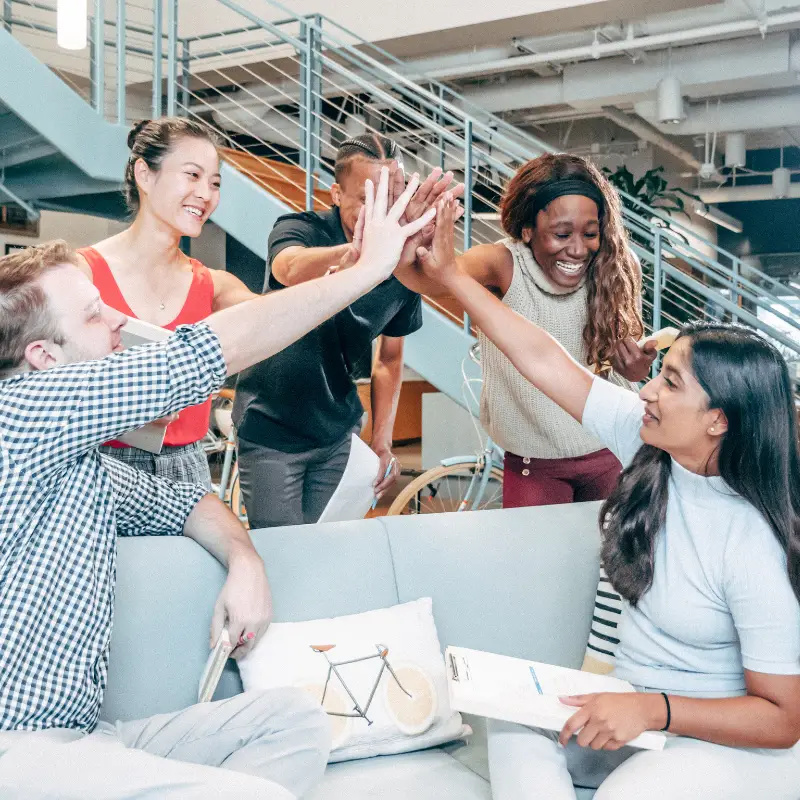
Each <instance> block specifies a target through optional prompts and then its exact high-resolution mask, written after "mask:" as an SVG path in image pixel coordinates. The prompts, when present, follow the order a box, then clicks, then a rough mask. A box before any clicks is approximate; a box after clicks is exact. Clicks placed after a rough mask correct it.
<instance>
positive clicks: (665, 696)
mask: <svg viewBox="0 0 800 800" xmlns="http://www.w3.org/2000/svg"><path fill="white" fill-rule="evenodd" d="M661 696H662V697H663V698H664V702H665V703H666V704H667V724H666V725H665V726H664V727H663V728H662V729H661V730H662V731H668V730H669V724H670V722H672V709H671V708H670V707H669V697H667V693H666V692H661Z"/></svg>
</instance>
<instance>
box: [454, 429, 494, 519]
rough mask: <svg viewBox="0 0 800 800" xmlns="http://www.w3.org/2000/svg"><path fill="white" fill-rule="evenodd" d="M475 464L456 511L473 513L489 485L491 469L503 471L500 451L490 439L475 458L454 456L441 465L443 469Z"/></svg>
mask: <svg viewBox="0 0 800 800" xmlns="http://www.w3.org/2000/svg"><path fill="white" fill-rule="evenodd" d="M464 463H475V464H477V469H476V470H475V471H474V472H473V473H472V478H471V479H470V482H469V486H468V487H467V491H466V492H465V493H464V498H463V499H462V500H461V502H460V503H459V504H458V509H457V512H458V511H466V510H467V508H469V510H470V511H475V510H476V509H477V507H478V505H479V504H480V502H481V500H482V499H483V494H484V492H485V491H486V487H487V486H488V485H489V478H491V476H492V470H493V469H500V470H502V469H503V456H502V450H501V449H500V447H498V446H497V445H496V444H495V443H494V442H493V441H492V440H491V439H487V440H486V446H485V447H484V449H483V452H481V453H480V454H479V455H477V456H472V457H471V458H464V456H454V457H453V458H446V459H444V460H443V461H442V462H441V464H442V466H443V467H451V466H453V465H455V464H464Z"/></svg>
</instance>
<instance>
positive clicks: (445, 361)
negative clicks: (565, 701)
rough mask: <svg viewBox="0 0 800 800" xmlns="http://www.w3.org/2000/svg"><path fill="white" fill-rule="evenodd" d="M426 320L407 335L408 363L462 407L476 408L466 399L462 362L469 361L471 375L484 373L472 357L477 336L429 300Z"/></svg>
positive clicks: (405, 358) (466, 366) (406, 358)
mask: <svg viewBox="0 0 800 800" xmlns="http://www.w3.org/2000/svg"><path fill="white" fill-rule="evenodd" d="M422 320H423V324H422V328H420V330H418V331H417V332H416V333H412V334H411V336H406V340H405V348H404V350H403V357H404V360H405V363H406V364H408V366H409V367H411V369H413V370H414V371H415V372H418V373H419V374H420V375H421V376H422V377H423V378H425V380H426V381H428V382H429V383H432V384H433V385H434V386H435V387H436V388H437V389H439V391H440V392H444V394H446V395H447V396H448V397H449V398H450V399H451V400H453V401H455V402H456V403H458V404H459V405H460V406H461V407H462V408H467V410H469V411H472V412H474V409H472V408H468V406H467V405H466V403H465V402H464V395H463V392H462V387H463V384H464V378H463V376H462V374H461V364H462V362H464V363H465V371H466V373H467V375H468V376H469V377H470V378H479V377H480V375H481V368H480V367H479V366H478V365H477V364H475V363H474V362H473V361H472V360H471V359H470V358H469V348H470V347H471V346H472V345H473V344H474V343H475V337H474V336H471V335H469V334H468V333H467V332H466V331H465V330H464V328H463V327H462V326H461V325H456V324H455V323H454V322H452V321H451V320H449V319H447V317H445V316H444V315H443V314H440V313H439V312H438V311H436V310H434V309H433V308H431V307H430V306H429V305H427V304H426V303H423V304H422Z"/></svg>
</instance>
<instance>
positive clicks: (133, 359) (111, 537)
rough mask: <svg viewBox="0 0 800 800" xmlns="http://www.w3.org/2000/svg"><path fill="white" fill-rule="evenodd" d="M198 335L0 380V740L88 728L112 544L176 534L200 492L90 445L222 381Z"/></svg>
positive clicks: (103, 648) (104, 661)
mask: <svg viewBox="0 0 800 800" xmlns="http://www.w3.org/2000/svg"><path fill="white" fill-rule="evenodd" d="M225 373H226V369H225V360H224V358H223V355H222V349H221V347H220V343H219V340H218V339H217V337H216V335H215V334H214V333H213V332H212V331H211V329H210V328H209V327H208V326H207V325H203V324H200V325H195V326H185V327H182V328H179V329H178V331H177V332H176V333H175V334H174V335H173V336H171V337H170V338H169V339H168V340H166V341H164V342H160V343H158V344H153V345H148V346H144V347H135V348H131V349H129V350H126V351H124V352H122V353H114V354H112V355H110V356H108V357H107V358H104V359H101V360H98V361H87V362H81V363H76V364H69V365H65V366H60V367H56V368H53V369H49V370H46V371H43V372H30V373H25V374H22V375H17V376H15V377H12V378H8V379H6V380H3V381H0V730H42V729H46V728H74V729H78V730H83V731H91V730H92V729H93V728H94V727H95V725H96V724H97V718H98V715H99V712H100V705H101V703H102V700H103V692H104V690H105V684H106V677H107V672H108V653H109V641H110V638H111V625H112V618H113V611H114V582H115V566H116V536H117V534H119V535H121V536H136V535H180V534H181V533H182V532H183V527H184V523H185V521H186V518H187V517H188V515H189V513H190V512H191V510H192V509H193V508H194V506H195V505H196V504H197V502H198V501H199V500H200V499H201V498H202V497H203V496H204V494H205V493H206V490H205V489H203V488H202V487H200V486H194V485H191V484H178V483H172V482H170V481H166V480H164V479H163V478H159V477H156V476H153V475H148V474H146V473H143V472H139V471H137V470H134V469H132V468H131V467H129V466H127V465H125V464H121V463H119V462H117V461H115V460H113V459H109V458H107V457H105V456H100V454H99V453H98V452H97V449H96V448H97V446H98V445H99V444H101V443H102V442H105V441H108V440H109V439H113V438H114V437H115V436H118V435H119V434H122V433H124V432H125V431H129V430H132V429H134V428H138V427H141V426H142V425H144V424H146V423H147V422H150V421H151V420H153V419H157V418H159V417H163V416H166V415H168V414H170V413H172V412H174V411H178V410H180V409H182V408H185V407H186V406H188V405H192V404H195V403H199V402H202V401H203V400H204V399H205V398H206V397H208V395H209V394H210V393H211V392H212V391H213V390H215V389H217V388H218V387H219V386H220V385H221V384H222V382H223V380H224V378H225Z"/></svg>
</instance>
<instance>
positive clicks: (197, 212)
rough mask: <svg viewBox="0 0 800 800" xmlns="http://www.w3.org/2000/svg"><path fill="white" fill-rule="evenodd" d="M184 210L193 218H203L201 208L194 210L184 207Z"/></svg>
mask: <svg viewBox="0 0 800 800" xmlns="http://www.w3.org/2000/svg"><path fill="white" fill-rule="evenodd" d="M184 208H185V209H186V210H187V211H188V212H189V213H190V214H191V215H192V216H193V217H202V216H203V212H202V211H201V210H200V209H199V208H192V207H191V206H184Z"/></svg>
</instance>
